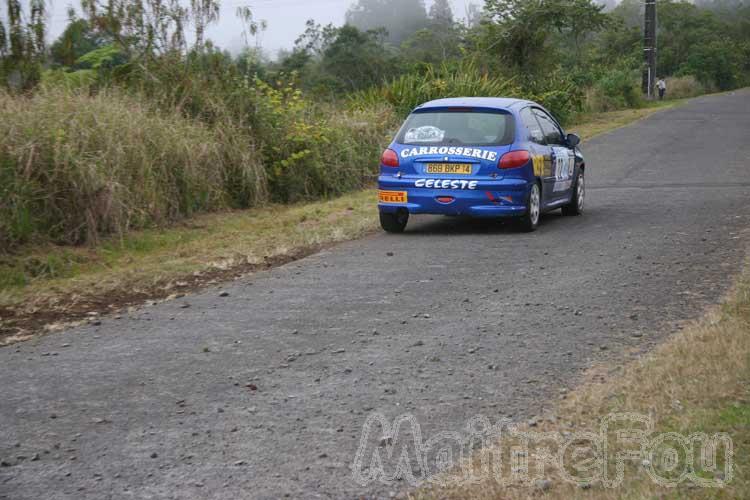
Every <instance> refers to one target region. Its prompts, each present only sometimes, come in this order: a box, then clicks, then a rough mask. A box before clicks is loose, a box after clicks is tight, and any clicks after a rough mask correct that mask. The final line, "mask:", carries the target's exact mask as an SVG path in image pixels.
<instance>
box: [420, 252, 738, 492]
mask: <svg viewBox="0 0 750 500" xmlns="http://www.w3.org/2000/svg"><path fill="white" fill-rule="evenodd" d="M584 380H585V382H584V383H583V384H581V385H580V386H579V387H577V388H575V389H573V390H572V391H570V392H567V391H565V392H563V393H562V394H561V395H560V402H559V404H558V405H557V407H556V408H555V410H554V411H551V412H549V413H548V414H546V415H544V416H542V417H540V418H539V419H538V420H534V421H531V422H529V423H528V424H526V425H519V426H516V427H515V428H514V430H513V431H511V432H508V431H506V433H505V434H504V437H503V439H501V440H500V441H498V442H496V443H495V444H494V445H492V446H490V447H489V448H488V449H486V450H483V451H482V452H480V453H479V454H478V455H476V456H475V457H474V458H473V459H472V460H471V461H469V462H467V463H465V464H464V467H465V469H464V470H463V471H456V472H454V473H453V474H450V475H446V476H444V477H442V478H440V480H441V481H443V482H444V484H442V485H441V486H437V487H431V486H430V487H426V488H424V489H422V490H420V491H417V492H415V493H414V494H412V495H411V496H410V497H411V498H413V499H419V500H431V499H437V498H440V499H454V498H455V499H459V498H472V499H486V500H490V499H492V500H495V499H500V498H502V499H524V498H538V497H539V496H540V494H543V497H544V498H550V499H567V498H597V499H619V498H623V497H627V498H632V499H647V498H748V497H750V473H749V470H750V455H748V453H747V449H748V447H749V446H750V268H749V267H748V266H747V265H746V266H745V271H744V272H743V274H742V275H741V276H740V277H739V278H738V281H737V284H736V285H735V287H734V288H733V290H732V291H731V293H729V294H728V296H727V298H726V299H725V300H724V301H723V302H722V304H721V305H720V306H719V307H716V308H714V309H713V310H711V311H710V312H709V313H708V314H706V316H705V317H703V318H702V319H700V320H698V321H694V322H692V323H690V324H688V325H687V326H686V327H685V328H684V329H683V330H680V331H677V332H676V333H675V334H674V335H672V336H671V337H670V338H668V339H667V340H666V341H665V342H663V343H662V344H660V345H659V346H658V347H656V348H655V349H654V350H653V351H651V352H650V353H648V354H647V355H645V356H643V357H642V358H640V359H638V360H637V361H634V362H631V363H629V364H626V365H625V366H624V367H617V368H612V367H611V366H606V365H599V366H595V367H593V368H591V369H590V370H588V371H587V373H586V375H585V376H584ZM639 419H641V420H639ZM607 426H608V427H607ZM620 430H626V431H628V432H633V431H636V432H639V431H640V432H643V433H644V434H643V435H644V438H642V439H640V438H639V440H638V441H636V442H628V441H627V440H626V438H622V437H616V436H615V432H616V431H620ZM586 433H589V434H588V436H595V439H596V438H601V439H600V440H599V441H596V440H595V439H591V438H590V437H583V438H581V439H578V440H576V436H585V435H586ZM524 436H526V437H528V436H531V439H530V441H528V440H527V441H526V445H528V443H529V442H531V445H530V447H529V448H530V451H529V456H531V457H532V459H531V463H530V464H527V465H528V467H529V468H528V473H527V474H525V475H524V477H523V479H520V478H516V479H515V480H514V479H513V476H512V472H511V470H510V467H509V466H508V464H509V462H510V461H509V460H507V458H508V457H509V453H508V450H509V449H510V447H511V446H519V449H522V446H523V445H524V441H523V439H522V438H523V437H524ZM691 440H692V441H691ZM604 443H606V445H605V444H604ZM706 443H708V446H704V445H705V444H706ZM642 445H643V448H641V446H642ZM550 446H551V447H552V453H556V452H557V451H559V450H560V449H562V448H563V447H565V446H569V447H570V449H574V448H575V447H578V452H577V453H578V455H575V456H574V454H573V453H565V454H563V455H561V456H564V457H565V458H564V459H563V460H558V459H557V458H556V459H553V460H550V461H549V462H548V463H546V464H541V466H542V469H543V472H541V471H540V470H539V469H536V468H535V467H537V466H539V465H540V461H539V460H538V457H539V456H540V455H539V453H538V452H539V451H540V450H541V449H542V448H545V447H546V448H548V449H550ZM605 446H606V447H605ZM555 448H556V449H555ZM685 450H689V451H690V453H688V452H686V451H685ZM627 453H634V456H633V457H632V458H623V457H625V456H626V454H627ZM701 453H703V454H704V456H701ZM500 458H505V459H506V461H505V462H504V463H500V460H499V459H500ZM714 458H715V460H714ZM482 460H484V461H486V462H488V463H490V464H492V465H490V467H492V466H497V467H498V469H497V470H495V471H493V473H491V474H489V473H486V472H484V473H483V472H482V471H483V470H487V469H482V467H483V464H482ZM618 463H619V464H621V466H622V469H621V471H620V472H619V473H618V471H617V467H618ZM487 466H488V465H487V463H485V464H484V467H487ZM466 470H469V471H473V474H472V475H471V479H472V481H471V482H468V481H466V477H467V476H464V475H462V474H464V472H465V471H466ZM592 478H593V479H592ZM608 481H609V482H608Z"/></svg>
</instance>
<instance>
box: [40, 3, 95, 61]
mask: <svg viewBox="0 0 750 500" xmlns="http://www.w3.org/2000/svg"><path fill="white" fill-rule="evenodd" d="M108 42H109V40H107V39H106V37H104V36H102V34H101V33H99V32H97V31H95V30H94V29H92V27H91V25H90V24H89V23H88V21H86V20H85V19H78V18H77V17H76V15H75V11H73V10H72V9H71V11H70V12H69V22H68V25H67V26H66V27H65V31H63V32H62V34H61V35H60V36H59V38H58V39H57V40H55V42H54V43H53V44H52V45H51V46H50V60H51V62H52V63H53V64H55V65H60V66H67V67H69V68H72V67H73V66H74V65H75V63H76V61H77V60H78V58H79V57H81V56H83V55H84V54H87V53H89V52H91V51H92V50H96V49H98V48H101V47H103V46H104V45H106V44H107V43H108Z"/></svg>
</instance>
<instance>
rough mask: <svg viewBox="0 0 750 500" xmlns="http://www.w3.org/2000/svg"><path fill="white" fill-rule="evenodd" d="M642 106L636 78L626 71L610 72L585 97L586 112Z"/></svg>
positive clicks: (616, 70)
mask: <svg viewBox="0 0 750 500" xmlns="http://www.w3.org/2000/svg"><path fill="white" fill-rule="evenodd" d="M642 104H643V97H642V95H641V89H640V86H639V84H638V77H637V76H636V75H634V74H633V72H632V71H628V70H618V69H615V70H612V71H610V72H608V73H607V74H606V75H605V76H603V77H602V78H600V79H599V80H598V81H597V82H596V84H595V85H594V87H593V88H592V89H591V90H590V91H589V93H588V95H587V102H586V108H587V111H592V112H600V111H614V110H617V109H624V108H637V107H640V106H641V105H642Z"/></svg>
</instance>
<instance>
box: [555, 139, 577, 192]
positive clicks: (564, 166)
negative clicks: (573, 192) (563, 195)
mask: <svg viewBox="0 0 750 500" xmlns="http://www.w3.org/2000/svg"><path fill="white" fill-rule="evenodd" d="M552 154H553V155H554V157H555V165H554V170H555V187H554V188H553V189H552V190H553V191H565V190H566V189H570V184H571V179H572V178H573V169H574V167H575V163H574V162H573V159H572V158H571V157H570V152H569V151H568V150H567V149H565V148H552Z"/></svg>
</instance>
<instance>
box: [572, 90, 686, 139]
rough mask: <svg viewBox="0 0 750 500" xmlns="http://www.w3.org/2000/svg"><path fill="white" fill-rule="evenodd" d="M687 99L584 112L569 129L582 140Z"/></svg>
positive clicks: (649, 102) (647, 102)
mask: <svg viewBox="0 0 750 500" xmlns="http://www.w3.org/2000/svg"><path fill="white" fill-rule="evenodd" d="M685 101H687V99H670V100H664V101H646V102H645V103H644V105H643V107H642V108H635V109H622V110H618V111H608V112H606V113H582V114H580V115H578V116H577V117H576V121H575V122H574V123H573V124H572V125H570V126H568V127H567V128H568V129H569V130H568V131H570V132H574V133H576V134H578V135H579V136H580V137H581V139H582V140H584V141H585V140H586V139H591V138H592V137H594V136H597V135H599V134H603V133H605V132H610V131H612V130H615V129H618V128H621V127H624V126H625V125H629V124H631V123H633V122H636V121H638V120H641V119H643V118H646V117H647V116H649V115H652V114H654V113H655V112H656V111H660V110H664V109H669V108H673V107H675V106H679V105H681V104H683V103H685Z"/></svg>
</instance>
